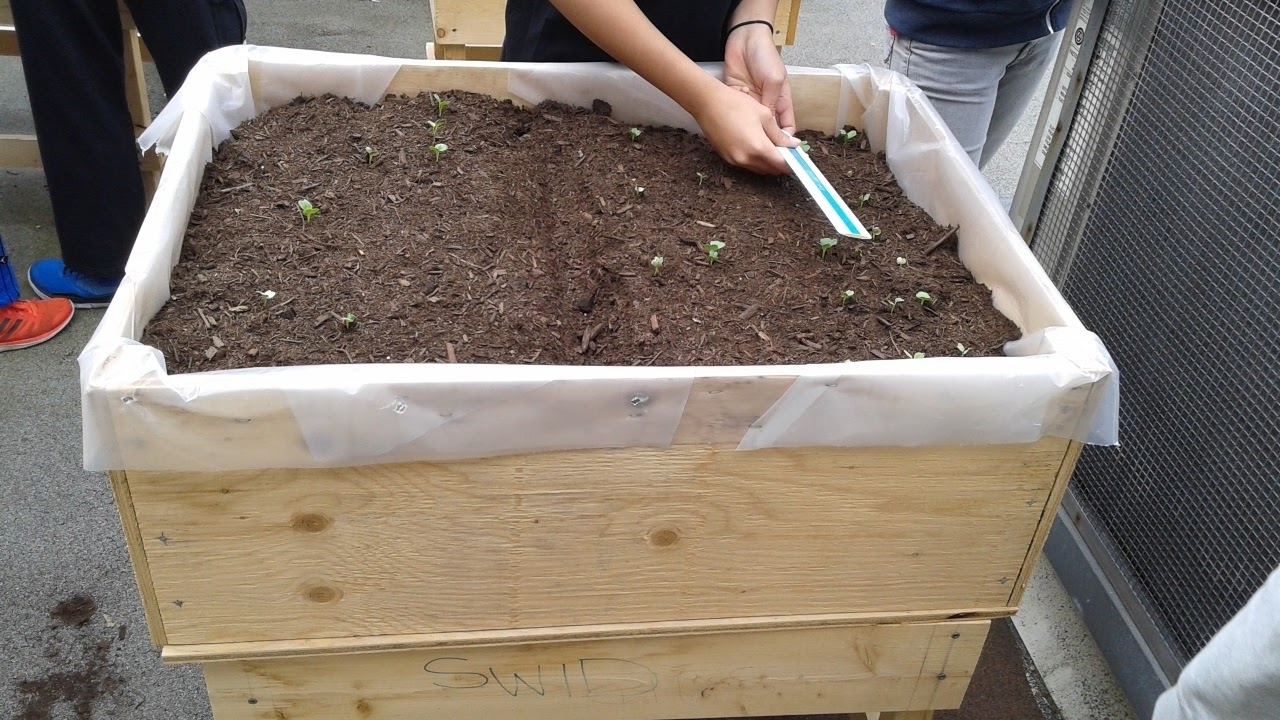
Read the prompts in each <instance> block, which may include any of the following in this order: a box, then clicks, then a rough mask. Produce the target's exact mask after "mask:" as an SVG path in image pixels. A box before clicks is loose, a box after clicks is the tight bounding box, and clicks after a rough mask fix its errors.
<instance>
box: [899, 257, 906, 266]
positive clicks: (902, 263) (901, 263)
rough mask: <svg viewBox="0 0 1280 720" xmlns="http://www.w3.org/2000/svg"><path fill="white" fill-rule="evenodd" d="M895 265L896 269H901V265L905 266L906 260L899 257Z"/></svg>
mask: <svg viewBox="0 0 1280 720" xmlns="http://www.w3.org/2000/svg"><path fill="white" fill-rule="evenodd" d="M897 263H898V267H902V266H903V265H906V264H907V259H906V258H904V257H900V258H898V260H897Z"/></svg>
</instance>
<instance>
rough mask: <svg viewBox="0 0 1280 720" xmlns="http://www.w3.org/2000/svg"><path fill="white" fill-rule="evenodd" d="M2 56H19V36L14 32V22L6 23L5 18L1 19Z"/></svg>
mask: <svg viewBox="0 0 1280 720" xmlns="http://www.w3.org/2000/svg"><path fill="white" fill-rule="evenodd" d="M0 55H6V56H12V57H17V55H18V35H17V33H15V32H14V31H13V22H12V21H10V22H5V21H4V19H3V18H0Z"/></svg>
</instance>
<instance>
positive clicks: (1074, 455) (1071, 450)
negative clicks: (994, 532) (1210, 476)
mask: <svg viewBox="0 0 1280 720" xmlns="http://www.w3.org/2000/svg"><path fill="white" fill-rule="evenodd" d="M1083 450H1084V443H1081V442H1077V441H1075V440H1073V441H1071V443H1070V444H1069V445H1068V446H1067V453H1066V455H1065V456H1064V457H1063V458H1062V467H1060V468H1059V469H1058V475H1057V477H1056V478H1055V479H1054V482H1053V490H1051V491H1050V493H1049V498H1048V499H1047V500H1046V501H1045V504H1044V508H1043V512H1042V514H1041V516H1040V524H1039V526H1037V527H1036V533H1035V535H1034V536H1033V537H1032V538H1031V545H1030V547H1029V548H1028V549H1027V559H1026V560H1025V561H1024V562H1023V564H1022V570H1021V571H1020V572H1019V573H1018V581H1017V582H1015V583H1014V584H1013V591H1012V592H1011V593H1010V594H1009V605H1011V606H1013V607H1017V606H1018V605H1020V604H1021V603H1022V595H1023V593H1024V592H1026V589H1027V584H1028V583H1030V582H1031V576H1032V574H1033V573H1034V572H1035V569H1036V562H1037V561H1039V560H1040V553H1041V552H1043V551H1044V544H1045V542H1046V541H1047V540H1048V539H1049V531H1050V530H1052V529H1053V519H1054V517H1055V516H1056V515H1057V514H1058V507H1059V506H1061V505H1062V498H1063V496H1064V495H1066V494H1067V486H1068V485H1069V484H1070V482H1071V475H1072V473H1073V472H1075V469H1076V461H1078V460H1079V459H1080V453H1081V452H1082V451H1083Z"/></svg>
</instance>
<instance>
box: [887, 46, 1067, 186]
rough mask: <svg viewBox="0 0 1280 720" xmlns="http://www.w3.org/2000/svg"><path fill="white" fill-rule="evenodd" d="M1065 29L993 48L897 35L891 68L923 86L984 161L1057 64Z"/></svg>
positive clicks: (967, 145)
mask: <svg viewBox="0 0 1280 720" xmlns="http://www.w3.org/2000/svg"><path fill="white" fill-rule="evenodd" d="M1061 41H1062V33H1061V32H1056V33H1053V34H1052V35H1046V36H1045V37H1042V38H1040V39H1038V40H1032V41H1031V42H1026V43H1020V44H1018V45H1007V46H1005V47H998V48H990V49H980V50H974V49H968V48H947V47H939V46H937V45H928V44H926V43H922V42H919V41H916V40H912V39H911V38H907V37H902V36H901V35H898V36H895V37H893V38H892V40H891V45H890V48H889V57H888V59H887V60H888V65H889V69H890V70H895V71H897V72H900V73H902V74H903V75H906V76H907V77H908V78H911V80H912V81H913V82H914V83H915V84H916V85H919V86H920V89H921V90H923V91H924V93H925V95H928V96H929V100H930V101H932V102H933V106H934V107H935V108H936V109H937V110H938V114H939V115H941V116H942V120H943V121H944V122H945V123H946V124H947V127H948V128H950V129H951V134H952V135H955V136H956V140H958V141H959V142H960V147H962V148H964V151H965V152H967V153H969V157H970V158H972V159H973V162H974V164H976V165H977V166H978V167H979V168H981V167H983V166H985V165H986V164H987V162H988V161H989V160H991V158H992V156H994V155H995V154H996V151H997V150H999V149H1000V145H1001V144H1003V143H1004V141H1005V139H1006V138H1008V137H1009V133H1010V132H1012V131H1013V128H1014V126H1016V125H1017V124H1018V120H1019V119H1020V118H1021V117H1022V113H1023V112H1024V111H1025V110H1026V109H1027V104H1028V103H1030V102H1031V96H1032V95H1033V94H1034V93H1035V91H1036V86H1037V85H1039V83H1040V79H1041V78H1042V77H1044V73H1045V72H1046V71H1047V70H1048V69H1049V67H1050V66H1052V65H1053V60H1054V57H1055V56H1056V55H1057V52H1058V44H1059V43H1060V42H1061Z"/></svg>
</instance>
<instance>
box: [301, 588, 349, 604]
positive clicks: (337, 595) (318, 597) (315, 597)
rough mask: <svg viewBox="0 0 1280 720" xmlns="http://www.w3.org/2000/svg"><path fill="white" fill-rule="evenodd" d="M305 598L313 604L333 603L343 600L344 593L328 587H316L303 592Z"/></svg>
mask: <svg viewBox="0 0 1280 720" xmlns="http://www.w3.org/2000/svg"><path fill="white" fill-rule="evenodd" d="M303 596H304V597H306V598H307V599H308V600H310V601H311V602H313V603H321V604H324V603H333V602H338V601H339V600H341V599H342V591H341V590H339V589H337V588H331V587H329V586H327V585H316V586H314V587H309V588H307V589H306V590H305V591H303Z"/></svg>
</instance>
